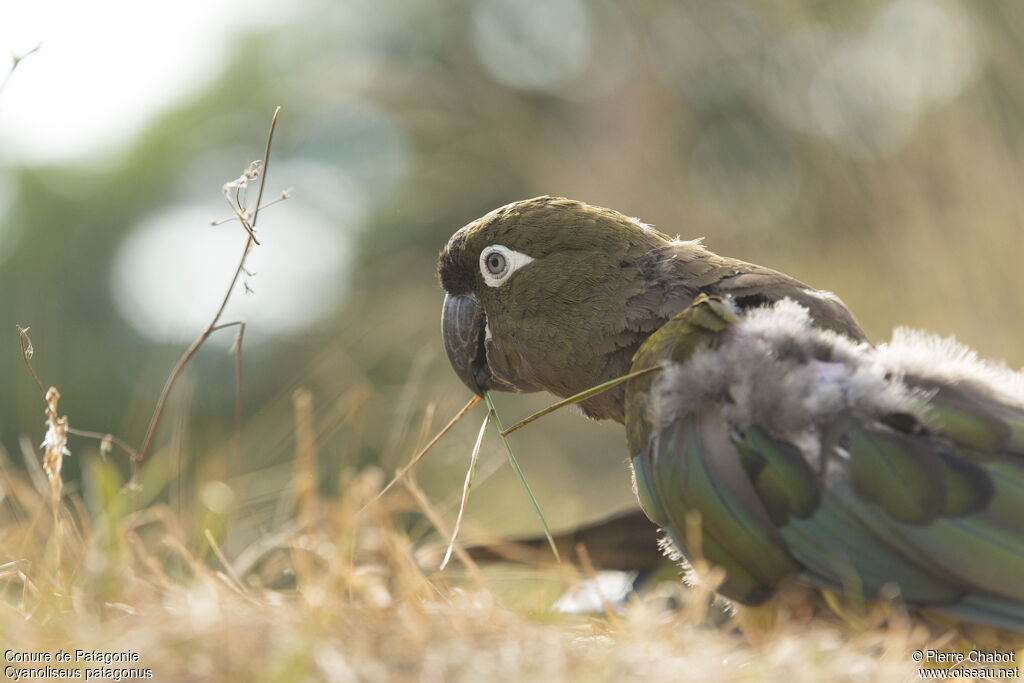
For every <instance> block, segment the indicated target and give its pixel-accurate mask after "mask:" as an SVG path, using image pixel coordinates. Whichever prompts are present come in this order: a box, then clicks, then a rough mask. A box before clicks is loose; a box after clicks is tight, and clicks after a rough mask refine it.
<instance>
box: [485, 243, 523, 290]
mask: <svg viewBox="0 0 1024 683" xmlns="http://www.w3.org/2000/svg"><path fill="white" fill-rule="evenodd" d="M530 261H533V257H532V256H527V255H526V254H523V253H521V252H518V251H514V250H512V249H509V248H508V247H504V246H502V245H500V244H492V245H491V246H489V247H487V248H486V249H484V250H483V251H482V252H480V274H481V275H483V276H484V282H485V283H487V286H488V287H498V286H500V285H502V284H504V283H505V281H506V280H508V279H509V277H510V276H511V275H512V273H514V272H516V271H517V270H518V269H519V268H521V267H522V266H525V265H526V264H527V263H529V262H530Z"/></svg>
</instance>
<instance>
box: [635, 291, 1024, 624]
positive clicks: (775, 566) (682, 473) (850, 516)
mask: <svg viewBox="0 0 1024 683" xmlns="http://www.w3.org/2000/svg"><path fill="white" fill-rule="evenodd" d="M656 364H661V365H663V368H664V369H663V370H662V372H661V373H660V375H661V376H660V377H655V378H652V377H651V375H650V374H648V375H646V376H644V377H641V378H638V379H637V380H632V382H631V386H630V387H629V388H628V389H627V410H626V415H627V431H628V433H629V442H630V449H631V452H632V463H633V468H634V476H635V479H636V485H637V490H638V496H639V498H640V501H641V504H642V505H643V507H644V509H645V510H646V511H647V512H648V514H649V515H650V516H651V518H652V519H654V520H655V521H656V522H657V523H659V524H661V525H662V526H663V527H665V528H666V529H667V530H668V533H669V536H670V538H671V539H672V541H673V543H675V544H676V546H677V547H678V548H679V549H680V550H681V551H682V552H683V553H684V554H687V553H688V552H689V553H690V554H692V555H696V554H698V552H699V554H701V555H702V556H703V557H705V558H706V559H708V560H709V561H711V562H712V563H713V564H717V565H719V566H721V567H723V568H724V569H725V580H724V582H723V583H722V585H721V586H720V587H719V592H721V593H722V594H724V595H726V596H727V597H729V598H732V599H735V600H737V601H739V602H742V603H745V604H758V603H760V602H763V601H764V600H766V599H767V598H768V597H769V596H770V595H771V594H772V593H773V591H774V590H775V588H776V587H777V586H778V584H779V583H780V582H781V581H782V580H784V579H785V578H786V577H788V576H791V575H800V576H801V577H802V578H803V579H805V580H807V581H809V582H811V583H813V584H816V585H818V586H820V587H823V588H829V589H832V590H835V591H839V592H842V593H846V594H851V595H856V596H858V597H867V598H877V597H879V596H880V595H884V594H885V593H886V592H887V591H888V590H889V589H890V587H892V586H895V587H896V588H898V591H899V595H900V596H901V597H902V599H903V600H904V601H905V602H906V603H908V604H910V605H915V606H921V607H928V608H931V609H933V610H935V611H938V612H942V613H946V614H949V615H952V616H955V617H959V618H963V619H967V620H970V621H975V622H980V623H987V624H991V625H994V626H999V627H1003V628H1010V629H1014V630H1024V405H1022V404H1024V400H1022V394H1024V391H1021V390H1020V387H1021V385H1022V384H1024V382H1021V378H1020V376H1019V375H1016V374H1015V373H1009V372H1008V371H1006V370H1005V369H1000V368H996V367H994V366H991V365H988V364H984V363H982V362H980V361H977V360H976V359H974V357H973V356H971V355H970V354H968V353H966V352H965V351H964V349H963V348H962V347H948V348H942V345H941V344H940V343H937V342H935V341H934V340H931V339H929V338H923V337H920V338H909V337H908V338H907V339H904V340H903V341H902V342H900V343H896V342H894V343H893V344H892V345H887V346H884V347H881V348H879V349H875V348H873V347H870V346H868V345H866V344H856V343H854V342H852V341H851V340H849V339H847V338H843V337H841V336H840V335H837V334H835V333H832V332H828V331H822V330H819V329H814V328H813V325H812V322H811V320H810V317H809V315H808V314H807V311H806V309H803V308H801V307H800V306H798V305H797V304H795V303H793V302H788V301H787V302H783V303H782V304H778V305H776V306H775V307H773V308H770V309H769V308H766V309H759V310H757V311H754V312H751V313H747V314H745V315H744V316H743V318H742V319H741V318H740V317H739V316H737V314H736V313H735V311H734V310H733V309H732V308H731V307H730V306H729V304H726V303H725V302H723V301H721V300H718V299H709V298H701V299H698V300H697V301H696V302H695V303H694V305H693V306H691V307H690V308H688V309H686V310H685V311H683V312H682V313H680V314H679V315H678V316H676V318H674V319H673V320H672V321H670V323H668V324H667V325H666V326H665V327H663V328H662V329H660V330H658V331H657V332H656V333H655V334H654V335H652V336H651V338H649V339H648V341H647V342H646V343H645V344H644V346H643V347H641V349H640V351H639V352H638V353H637V355H636V357H635V358H634V369H642V368H644V367H650V366H651V365H656ZM694 529H699V531H700V533H699V534H693V533H692V531H693V530H694ZM695 536H696V537H695ZM697 544H699V546H698V545H697Z"/></svg>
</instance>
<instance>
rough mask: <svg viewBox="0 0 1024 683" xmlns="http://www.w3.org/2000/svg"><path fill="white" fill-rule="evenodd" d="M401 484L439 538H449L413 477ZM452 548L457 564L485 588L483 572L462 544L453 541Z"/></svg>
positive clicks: (439, 518)
mask: <svg viewBox="0 0 1024 683" xmlns="http://www.w3.org/2000/svg"><path fill="white" fill-rule="evenodd" d="M403 483H404V484H405V488H407V489H408V490H409V493H411V494H412V497H413V498H415V499H416V502H417V503H418V504H419V506H420V509H421V510H423V514H424V515H426V517H427V519H428V520H430V523H431V524H433V525H434V528H435V529H437V532H438V533H439V534H441V536H450V534H449V533H448V528H447V527H446V526H445V523H444V520H443V519H441V515H439V514H438V513H437V510H435V509H434V506H433V505H431V504H430V500H429V499H428V498H427V494H425V493H423V489H421V488H420V487H419V484H417V483H416V479H415V478H413V477H407V478H406V479H404V480H403ZM452 548H453V550H454V552H455V556H456V557H458V558H459V562H461V563H462V565H463V566H464V567H465V568H466V571H468V572H469V574H470V576H472V577H473V580H474V581H476V582H477V584H478V585H479V586H480V587H481V588H487V580H486V579H484V574H483V572H482V571H480V567H479V565H477V563H476V562H474V561H473V558H472V557H470V556H469V553H467V552H466V549H465V548H463V547H462V544H460V543H459V542H458V541H455V542H454V543H453V544H452Z"/></svg>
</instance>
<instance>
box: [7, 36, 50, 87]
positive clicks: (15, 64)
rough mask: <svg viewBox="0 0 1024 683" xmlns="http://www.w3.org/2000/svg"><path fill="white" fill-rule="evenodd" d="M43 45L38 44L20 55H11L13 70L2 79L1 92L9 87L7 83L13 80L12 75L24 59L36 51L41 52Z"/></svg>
mask: <svg viewBox="0 0 1024 683" xmlns="http://www.w3.org/2000/svg"><path fill="white" fill-rule="evenodd" d="M42 47H43V44H42V43H39V44H38V45H36V46H35V47H34V48H32V49H31V50H29V51H28V52H25V53H23V54H20V55H11V70H10V71H8V72H7V75H6V76H4V80H2V81H0V92H3V91H4V88H6V87H7V83H8V82H9V81H10V80H11V76H13V75H14V72H15V71H16V70H17V68H18V67H19V66H21V63H22V62H23V61H25V58H26V57H28V56H29V55H32V54H35V53H36V52H39V49H40V48H42Z"/></svg>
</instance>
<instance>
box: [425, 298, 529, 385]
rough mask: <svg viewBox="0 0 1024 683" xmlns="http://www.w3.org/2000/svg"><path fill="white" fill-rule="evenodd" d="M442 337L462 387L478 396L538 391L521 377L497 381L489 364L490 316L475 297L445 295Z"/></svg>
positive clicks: (442, 312) (449, 360)
mask: <svg viewBox="0 0 1024 683" xmlns="http://www.w3.org/2000/svg"><path fill="white" fill-rule="evenodd" d="M441 336H442V337H443V338H444V350H445V353H447V354H448V362H449V363H451V364H452V368H453V369H454V370H455V374H456V375H458V376H459V379H461V380H462V383H463V384H465V385H466V386H467V387H469V389H470V391H472V392H473V393H474V394H476V395H477V396H482V395H483V392H484V391H485V390H487V389H496V390H498V391H518V392H528V391H537V389H538V387H535V386H533V385H531V384H530V383H529V382H526V381H525V380H523V379H522V378H520V377H516V376H509V377H506V376H505V375H506V374H509V373H504V372H503V373H502V376H501V377H495V376H494V373H493V371H492V369H491V366H490V365H488V363H487V343H488V342H487V338H486V336H487V315H486V314H485V313H484V309H483V308H481V307H480V304H479V303H478V302H477V300H476V297H475V296H473V295H472V294H465V295H459V296H452V295H451V294H447V293H446V294H445V295H444V308H442V309H441Z"/></svg>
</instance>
